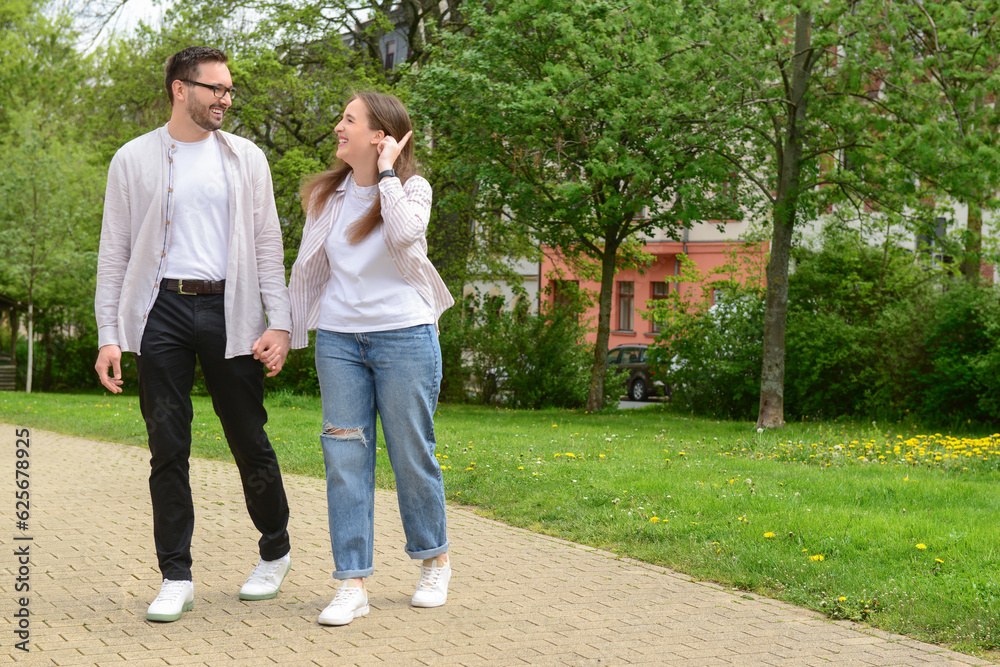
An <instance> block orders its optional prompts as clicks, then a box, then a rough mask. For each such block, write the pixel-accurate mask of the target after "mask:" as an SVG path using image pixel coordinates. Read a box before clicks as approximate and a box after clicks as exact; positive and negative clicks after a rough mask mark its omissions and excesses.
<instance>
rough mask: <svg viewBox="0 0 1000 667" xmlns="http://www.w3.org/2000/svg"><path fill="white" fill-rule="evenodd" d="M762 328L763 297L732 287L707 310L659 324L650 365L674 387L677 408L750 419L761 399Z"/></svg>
mask: <svg viewBox="0 0 1000 667" xmlns="http://www.w3.org/2000/svg"><path fill="white" fill-rule="evenodd" d="M763 331H764V298H763V296H761V294H760V293H759V292H758V291H757V290H756V289H743V288H740V287H738V286H730V287H728V288H726V289H724V290H722V291H721V292H720V293H719V295H718V297H717V299H716V303H715V305H713V306H711V307H709V308H708V309H707V310H705V311H704V312H703V313H702V312H699V310H698V309H694V310H685V312H684V313H683V315H682V316H681V317H676V318H674V319H673V320H672V321H671V322H669V323H668V324H667V325H666V326H665V327H663V328H661V335H660V337H659V338H658V339H657V340H658V342H659V344H658V345H657V346H655V347H653V348H651V351H650V363H651V365H653V366H654V367H655V369H656V372H657V373H661V374H662V375H663V376H664V377H665V378H666V380H665V381H666V382H667V383H668V384H669V385H670V386H671V390H672V394H671V401H672V402H673V404H674V405H675V406H678V407H680V408H681V409H684V410H690V411H692V412H695V413H698V414H711V415H717V416H726V417H732V418H740V419H743V418H751V417H753V416H754V415H755V414H756V412H757V409H758V404H759V397H760V373H761V359H762V349H763Z"/></svg>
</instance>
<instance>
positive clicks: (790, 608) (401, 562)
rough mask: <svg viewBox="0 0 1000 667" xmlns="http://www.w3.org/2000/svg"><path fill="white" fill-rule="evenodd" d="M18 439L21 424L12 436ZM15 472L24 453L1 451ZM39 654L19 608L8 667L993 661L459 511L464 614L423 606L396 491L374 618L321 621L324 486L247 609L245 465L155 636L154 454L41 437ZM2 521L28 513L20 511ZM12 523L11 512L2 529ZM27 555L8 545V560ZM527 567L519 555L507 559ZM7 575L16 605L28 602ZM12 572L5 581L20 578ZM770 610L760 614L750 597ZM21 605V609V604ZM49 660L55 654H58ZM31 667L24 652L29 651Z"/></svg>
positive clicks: (207, 518) (306, 482)
mask: <svg viewBox="0 0 1000 667" xmlns="http://www.w3.org/2000/svg"><path fill="white" fill-rule="evenodd" d="M0 432H7V433H13V428H12V427H8V426H4V425H0ZM0 460H2V461H3V462H4V465H7V466H8V469H9V467H10V466H11V465H13V448H12V447H0ZM31 470H32V473H33V477H32V487H31V490H32V517H31V528H32V529H33V531H32V532H31V536H32V537H33V538H34V540H33V541H32V590H31V610H32V616H31V620H32V625H31V632H32V635H31V647H32V651H31V652H30V653H29V654H23V653H22V652H19V651H15V649H13V646H12V642H11V640H10V637H11V632H10V631H11V630H12V629H13V620H14V619H13V618H12V616H11V613H10V612H8V611H6V610H7V609H8V608H9V606H5V607H3V610H4V612H5V613H4V614H3V615H2V617H0V637H4V638H5V640H4V641H5V642H6V645H7V647H8V649H7V651H0V664H13V663H15V661H16V663H17V664H27V665H32V666H34V665H62V664H70V665H101V664H108V665H123V664H128V665H130V666H131V665H168V664H169V665H209V666H214V665H220V666H222V665H281V667H297V666H299V665H302V666H309V667H313V666H320V667H325V666H326V665H338V666H340V665H351V664H357V665H365V666H368V665H377V664H381V663H383V662H384V663H386V664H391V665H406V664H412V665H449V666H450V665H455V666H459V665H461V666H468V667H473V666H475V665H490V666H491V667H492V666H495V665H508V664H509V665H524V664H530V665H573V666H575V667H581V666H584V665H601V666H602V667H603V666H604V665H624V664H655V665H667V666H669V665H685V666H688V665H692V666H695V667H711V666H713V665H724V666H726V667H732V666H733V665H747V666H751V665H752V666H754V667H767V666H772V667H793V666H794V667H803V666H805V667H811V666H812V665H837V666H838V667H841V666H843V665H848V666H852V665H857V666H858V667H870V666H875V665H886V666H888V667H918V666H924V665H942V666H947V667H971V666H984V667H985V666H988V665H990V664H992V663H989V662H988V661H985V660H981V659H978V658H974V657H972V656H966V655H963V654H960V653H955V652H953V651H948V650H945V649H942V648H940V647H937V646H933V645H930V644H926V643H922V642H918V641H915V640H913V639H910V638H907V637H903V636H900V635H894V634H891V633H887V632H881V631H876V630H872V629H870V628H866V627H865V626H862V625H858V624H854V623H850V622H843V621H837V622H834V621H829V620H827V619H825V618H822V617H820V616H819V615H818V614H816V613H815V612H812V611H809V610H806V609H802V608H799V607H795V606H794V605H790V604H787V603H784V602H778V601H774V600H768V599H766V598H759V597H757V596H756V595H754V596H747V598H744V597H743V595H745V593H743V592H742V591H732V590H729V589H727V588H725V587H723V586H720V585H718V584H714V583H711V582H697V581H693V580H691V578H690V577H686V576H684V575H680V574H677V573H674V572H671V571H670V570H667V569H665V568H661V567H655V566H651V565H648V564H645V563H641V562H638V561H634V560H631V559H626V558H620V557H618V556H616V555H615V554H613V553H610V552H608V551H605V550H602V549H596V548H592V547H585V546H580V545H576V544H573V543H571V542H567V541H566V540H561V539H559V538H554V537H549V536H545V535H536V534H533V533H531V532H530V531H527V530H524V529H521V528H513V527H510V526H506V525H504V524H502V523H500V522H497V521H492V520H489V519H485V518H482V517H480V516H478V515H476V514H475V512H474V510H472V509H470V508H466V507H460V506H455V505H452V506H449V510H448V513H449V515H448V520H449V533H450V535H449V538H450V539H451V544H452V549H451V555H452V557H453V559H454V563H455V577H454V579H453V580H452V586H451V590H450V592H449V600H448V604H447V605H446V606H444V607H441V608H438V609H413V608H411V607H410V605H409V600H410V596H411V595H412V593H413V588H414V586H415V585H416V583H417V581H418V579H419V569H418V564H417V563H414V562H412V561H411V560H410V559H409V558H408V557H407V556H406V554H405V553H404V552H403V549H402V546H403V544H404V543H405V538H404V536H403V533H402V528H401V526H400V523H399V511H398V506H397V504H396V498H395V495H394V494H393V493H391V492H384V491H378V492H377V493H376V524H375V528H376V553H375V558H376V563H375V567H376V571H375V575H374V576H373V577H372V578H371V579H370V580H369V582H368V590H369V604H370V605H371V607H372V612H371V614H370V615H369V616H367V617H365V618H361V619H357V620H355V621H354V622H353V623H351V624H350V625H348V626H344V627H341V628H326V627H323V626H320V625H318V624H317V623H316V617H317V615H318V614H319V612H320V611H322V610H323V608H324V607H325V606H326V605H327V604H328V603H329V601H330V600H331V599H332V597H333V595H334V594H335V592H336V587H337V582H336V581H335V580H334V579H333V578H332V576H331V571H332V569H333V563H332V557H331V555H330V539H329V533H328V528H327V522H326V494H325V488H324V483H323V481H322V480H319V479H311V478H305V477H299V476H294V475H286V476H285V488H286V490H287V492H288V496H289V505H290V506H291V508H292V516H291V518H290V521H289V533H290V535H291V538H292V570H291V572H290V574H289V576H288V579H286V581H285V584H284V585H283V586H282V589H281V593H280V594H279V596H278V597H277V598H276V599H274V600H263V601H257V602H242V601H240V600H239V599H238V597H237V592H238V590H239V587H240V586H241V585H242V583H243V581H244V579H245V578H246V576H247V575H248V574H249V572H250V571H251V570H252V568H253V566H254V565H255V564H256V561H257V556H256V553H257V552H256V542H257V539H258V537H259V536H258V535H257V534H256V532H255V530H254V528H253V525H252V524H251V522H250V520H249V517H248V516H247V514H246V508H245V505H244V503H243V497H242V491H241V487H240V482H239V476H238V474H237V473H236V470H235V466H234V465H233V464H232V463H226V462H220V461H205V460H198V459H195V460H192V461H191V480H192V490H193V493H194V496H195V507H196V510H195V511H196V517H197V518H196V525H195V535H194V539H193V542H192V553H193V556H194V561H195V563H194V578H195V608H194V610H193V611H190V612H186V613H185V614H184V615H183V616H182V617H181V619H180V620H179V621H176V622H174V623H150V622H147V621H146V620H145V612H146V607H147V606H148V605H149V602H150V601H151V600H152V599H153V597H155V595H156V593H157V591H158V590H159V584H160V575H159V573H158V571H157V568H156V555H155V553H154V552H153V541H152V523H151V518H150V517H151V511H150V505H149V497H148V485H147V479H146V478H147V476H148V470H149V463H148V452H147V451H145V449H143V448H139V447H126V446H122V445H118V444H114V443H106V442H99V441H94V440H84V439H80V438H74V437H69V436H65V435H59V434H55V433H49V432H45V431H37V430H33V431H32V468H31ZM2 511H3V512H5V513H6V512H10V511H11V508H10V507H9V506H8V505H3V510H2ZM3 518H4V519H5V520H8V519H9V517H8V516H7V515H6V514H5V515H4V517H3ZM12 546H13V542H12V540H11V536H10V534H9V533H7V534H4V535H0V553H9V551H10V548H11V547H12ZM509 553H518V554H530V557H526V556H523V555H519V556H518V558H517V559H516V562H514V561H513V560H512V559H509V558H505V557H502V556H498V554H509ZM12 567H13V566H12V563H11V562H10V560H9V559H8V560H7V561H6V562H4V561H2V560H0V599H3V600H9V599H11V598H13V597H14V595H13V593H14V591H13V585H12V576H11V575H12ZM4 572H6V574H4ZM748 598H752V599H748ZM4 604H7V603H4ZM40 649H46V650H44V651H42V650H40ZM15 654H16V655H15Z"/></svg>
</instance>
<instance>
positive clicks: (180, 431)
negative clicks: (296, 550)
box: [136, 290, 289, 580]
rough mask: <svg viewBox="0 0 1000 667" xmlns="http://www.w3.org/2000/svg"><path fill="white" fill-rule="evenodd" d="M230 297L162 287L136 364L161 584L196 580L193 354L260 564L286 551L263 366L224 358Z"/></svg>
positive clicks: (285, 524) (282, 500) (284, 509)
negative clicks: (232, 463)
mask: <svg viewBox="0 0 1000 667" xmlns="http://www.w3.org/2000/svg"><path fill="white" fill-rule="evenodd" d="M224 299H225V296H224V295H221V294H219V295H184V294H178V293H177V292H169V291H167V290H161V291H160V293H159V295H158V296H157V299H156V303H155V304H154V305H153V309H152V311H151V312H150V314H149V317H148V322H147V324H146V329H145V331H144V332H143V335H142V344H141V347H140V350H141V354H139V355H138V356H137V357H136V367H137V370H138V374H139V405H140V407H141V409H142V416H143V418H144V419H145V421H146V432H147V433H148V435H149V453H150V467H151V470H150V474H149V493H150V496H151V497H152V501H153V537H154V539H155V542H156V556H157V559H158V560H159V564H160V572H161V573H162V574H163V578H164V579H173V580H190V579H191V534H192V533H193V531H194V504H193V502H192V499H191V484H190V482H189V480H188V458H189V457H190V455H191V419H192V416H193V410H192V407H191V387H192V385H193V384H194V371H195V356H196V355H197V358H198V360H199V361H200V362H201V369H202V372H203V373H204V375H205V384H206V385H207V386H208V392H209V394H211V396H212V406H213V407H214V408H215V414H217V415H218V416H219V420H220V421H221V422H222V429H223V432H224V433H225V435H226V441H227V442H228V443H229V449H230V451H232V453H233V456H234V457H235V459H236V465H237V467H238V468H239V471H240V478H241V479H242V480H243V495H244V497H245V499H246V505H247V510H249V512H250V518H251V519H252V520H253V523H254V525H255V526H256V527H257V530H259V531H260V533H261V538H260V542H259V546H260V557H261V558H263V559H264V560H275V559H278V558H281V557H282V556H284V555H285V554H287V553H288V552H289V542H288V530H287V527H288V500H287V499H286V497H285V488H284V485H283V484H282V481H281V470H280V469H279V468H278V459H277V457H276V456H275V454H274V449H272V448H271V443H270V442H269V441H268V439H267V434H266V433H264V424H265V423H267V412H266V411H265V410H264V403H263V401H264V368H263V366H262V365H261V363H260V362H259V361H257V360H256V359H254V358H253V356H252V355H245V356H239V357H234V358H232V359H226V358H225V350H226V320H225V311H224Z"/></svg>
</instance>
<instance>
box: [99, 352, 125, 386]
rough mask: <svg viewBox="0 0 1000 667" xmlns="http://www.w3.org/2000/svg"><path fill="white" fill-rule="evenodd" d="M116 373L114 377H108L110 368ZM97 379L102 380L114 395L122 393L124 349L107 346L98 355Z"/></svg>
mask: <svg viewBox="0 0 1000 667" xmlns="http://www.w3.org/2000/svg"><path fill="white" fill-rule="evenodd" d="M109 367H110V368H111V371H112V372H113V373H114V377H109V376H108V368H109ZM94 368H96V369H97V377H99V378H100V379H101V384H103V385H104V386H105V387H106V388H107V390H108V391H110V392H111V393H112V394H120V393H122V349H121V348H120V347H118V346H117V345H105V346H103V347H102V348H101V349H100V351H99V352H98V353H97V363H96V364H94Z"/></svg>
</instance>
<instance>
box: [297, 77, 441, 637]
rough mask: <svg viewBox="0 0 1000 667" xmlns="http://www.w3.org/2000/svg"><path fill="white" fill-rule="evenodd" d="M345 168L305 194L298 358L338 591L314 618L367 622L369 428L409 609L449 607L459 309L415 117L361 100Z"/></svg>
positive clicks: (342, 156)
mask: <svg viewBox="0 0 1000 667" xmlns="http://www.w3.org/2000/svg"><path fill="white" fill-rule="evenodd" d="M335 130H336V132H337V136H338V139H339V143H338V145H337V161H336V163H335V164H334V166H333V168H332V169H331V170H330V171H327V172H324V173H322V174H320V175H319V176H317V177H316V178H315V179H313V180H312V181H310V182H309V183H307V184H306V186H305V187H304V188H303V190H302V202H303V206H304V207H305V209H306V224H305V228H304V229H303V232H302V244H301V246H300V248H299V256H298V259H296V261H295V265H294V266H293V267H292V277H291V281H290V288H291V295H292V320H293V335H292V347H295V348H301V347H305V346H306V344H307V333H306V332H307V330H308V329H318V331H317V334H316V371H317V373H318V374H319V384H320V391H321V393H322V399H323V432H322V433H321V435H320V440H321V442H322V445H323V459H324V461H325V463H326V488H327V504H328V512H329V518H330V541H331V544H332V546H333V558H334V563H335V565H336V571H335V572H334V575H333V576H334V578H336V579H339V580H341V581H342V582H343V583H342V585H341V586H340V589H339V590H338V591H337V594H336V597H334V599H333V601H332V602H331V603H330V605H329V606H328V607H327V608H326V609H325V610H324V611H323V613H321V614H320V616H319V622H320V623H321V624H323V625H346V624H347V623H350V622H351V621H352V620H354V619H355V618H357V617H359V616H364V615H366V614H367V613H368V610H369V608H368V595H367V593H366V591H365V587H364V579H365V578H366V577H368V576H369V575H371V574H372V572H373V571H374V566H373V551H374V545H373V534H374V514H375V503H374V496H375V449H376V448H375V445H376V442H375V437H376V436H375V416H376V413H377V414H378V416H379V417H380V419H381V421H382V429H383V432H384V433H385V441H386V442H385V446H386V452H387V453H388V454H389V461H390V463H391V464H392V469H393V473H394V475H395V478H396V494H397V497H398V501H399V511H400V515H401V516H402V520H403V530H404V532H405V534H406V552H407V553H408V554H409V555H410V558H413V559H415V560H421V561H422V564H421V576H420V583H419V584H418V586H417V590H416V592H415V593H414V594H413V599H412V601H411V603H412V604H413V606H416V607H437V606H440V605H442V604H444V603H445V600H446V599H447V597H448V581H449V579H450V578H451V566H450V565H449V562H448V537H447V525H446V520H445V501H444V483H443V481H442V478H441V468H440V466H439V465H438V463H437V460H436V459H435V458H434V447H435V440H434V421H433V416H434V411H435V410H436V409H437V398H438V389H439V387H440V384H441V350H440V347H439V345H438V339H437V330H436V325H437V321H438V318H439V317H440V316H441V313H442V312H443V311H444V310H445V309H447V308H448V307H449V306H451V305H452V304H453V303H454V299H453V298H452V297H451V294H450V293H449V292H448V289H447V288H446V287H445V285H444V282H443V281H442V280H441V277H440V276H439V275H438V273H437V271H435V269H434V267H433V266H432V265H431V263H430V261H429V260H428V259H427V240H426V237H425V234H426V230H427V221H428V218H429V217H430V207H431V188H430V184H429V183H428V182H427V181H426V180H424V179H423V178H421V177H420V176H418V175H417V174H416V173H415V171H414V159H413V143H412V142H411V141H410V138H411V137H412V135H413V131H412V127H411V124H410V117H409V115H408V114H407V112H406V109H405V108H403V105H402V104H401V103H400V102H399V100H398V99H396V98H395V97H392V96H390V95H381V94H378V93H360V94H357V95H355V96H354V97H353V98H352V99H351V100H350V102H349V103H348V104H347V108H346V109H345V110H344V115H343V118H342V119H341V121H340V123H339V124H338V125H337V127H336V128H335Z"/></svg>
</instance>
